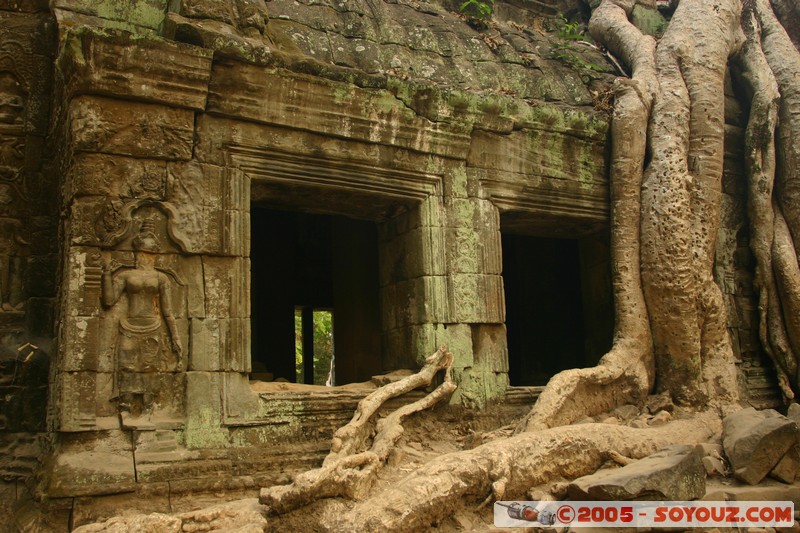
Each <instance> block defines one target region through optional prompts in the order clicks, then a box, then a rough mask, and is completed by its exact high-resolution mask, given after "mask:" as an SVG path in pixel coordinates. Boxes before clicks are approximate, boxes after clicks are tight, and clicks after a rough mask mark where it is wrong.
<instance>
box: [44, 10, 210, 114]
mask: <svg viewBox="0 0 800 533" xmlns="http://www.w3.org/2000/svg"><path fill="white" fill-rule="evenodd" d="M155 1H161V0H155ZM92 3H93V4H97V5H102V3H100V2H92ZM162 3H163V2H162ZM143 4H144V3H143V2H138V5H143ZM162 16H163V12H162ZM68 39H70V40H74V42H67V43H66V44H65V45H64V53H62V55H61V57H60V59H59V61H60V65H61V69H62V72H63V74H64V76H65V78H66V79H65V80H64V81H65V85H66V90H67V91H68V93H69V94H71V95H78V94H99V95H109V96H114V97H118V98H119V97H123V98H132V99H136V100H137V101H145V102H152V103H157V104H164V105H168V106H170V107H183V108H188V109H195V110H203V109H205V106H206V97H207V94H208V82H209V79H210V77H211V57H212V52H211V51H210V50H206V49H203V48H198V47H196V46H188V45H185V44H182V43H176V42H171V41H164V40H160V39H158V40H156V39H147V38H138V39H135V40H134V39H133V38H131V37H130V36H129V35H127V34H125V33H122V32H120V33H119V34H118V35H114V36H112V37H109V36H104V38H102V39H101V38H98V36H97V35H96V34H94V33H92V32H76V33H72V34H69V35H68Z"/></svg>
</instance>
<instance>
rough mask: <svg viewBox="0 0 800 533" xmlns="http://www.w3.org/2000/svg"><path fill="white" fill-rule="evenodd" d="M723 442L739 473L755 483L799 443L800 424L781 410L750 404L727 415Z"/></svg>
mask: <svg viewBox="0 0 800 533" xmlns="http://www.w3.org/2000/svg"><path fill="white" fill-rule="evenodd" d="M722 444H723V447H724V448H725V454H726V455H727V456H728V459H729V460H730V462H731V468H732V469H733V471H734V474H735V475H736V477H737V478H739V479H741V480H742V481H744V482H746V483H749V484H751V485H755V484H757V483H759V482H760V481H761V480H762V479H764V478H765V477H766V476H767V474H769V473H770V471H771V470H772V469H773V468H774V467H775V466H776V465H777V464H778V462H779V461H780V460H781V458H783V456H784V455H785V454H786V452H787V451H789V449H790V448H792V447H793V446H797V444H798V427H797V424H795V423H794V422H792V421H791V420H789V419H788V418H786V417H785V416H782V415H780V414H779V413H778V412H777V411H774V410H772V409H768V410H765V411H756V410H755V409H754V408H752V407H748V408H747V409H742V410H741V411H737V412H735V413H733V414H730V415H728V416H726V417H725V420H724V421H723V438H722Z"/></svg>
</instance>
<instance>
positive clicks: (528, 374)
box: [502, 232, 614, 386]
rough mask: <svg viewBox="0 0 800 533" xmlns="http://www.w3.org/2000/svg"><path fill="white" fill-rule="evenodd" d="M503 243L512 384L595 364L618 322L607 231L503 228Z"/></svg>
mask: <svg viewBox="0 0 800 533" xmlns="http://www.w3.org/2000/svg"><path fill="white" fill-rule="evenodd" d="M502 246H503V285H504V289H505V301H506V328H507V335H508V354H509V355H508V358H509V380H510V384H511V385H512V386H530V385H545V384H546V383H547V381H548V380H549V379H550V378H551V377H552V376H553V375H554V374H556V373H558V372H560V371H561V370H565V369H568V368H581V367H586V366H592V365H594V364H596V362H597V360H598V359H599V358H600V357H601V356H602V355H603V354H604V353H605V352H606V351H607V350H608V348H610V346H611V337H612V334H613V326H614V318H613V302H612V295H611V282H610V264H609V259H608V245H607V239H604V238H603V237H602V236H601V235H593V236H589V237H583V238H580V239H567V238H562V239H556V238H547V237H538V236H531V235H521V234H516V233H508V232H504V233H503V234H502Z"/></svg>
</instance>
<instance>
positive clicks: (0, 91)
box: [0, 72, 25, 124]
mask: <svg viewBox="0 0 800 533" xmlns="http://www.w3.org/2000/svg"><path fill="white" fill-rule="evenodd" d="M24 112H25V91H24V89H23V88H22V85H21V84H20V83H19V81H17V78H16V76H14V75H13V74H12V73H10V72H0V122H2V123H4V124H22V122H23V116H24Z"/></svg>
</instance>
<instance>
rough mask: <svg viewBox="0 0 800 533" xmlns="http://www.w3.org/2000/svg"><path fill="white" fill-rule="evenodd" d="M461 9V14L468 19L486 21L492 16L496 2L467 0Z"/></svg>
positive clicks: (492, 0) (491, 0)
mask: <svg viewBox="0 0 800 533" xmlns="http://www.w3.org/2000/svg"><path fill="white" fill-rule="evenodd" d="M459 9H460V10H461V13H463V14H464V15H466V16H468V17H473V18H476V19H481V20H486V19H488V18H489V17H491V16H492V12H493V11H494V0H487V1H485V2H483V1H481V0H466V2H464V3H462V4H461V7H460V8H459Z"/></svg>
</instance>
